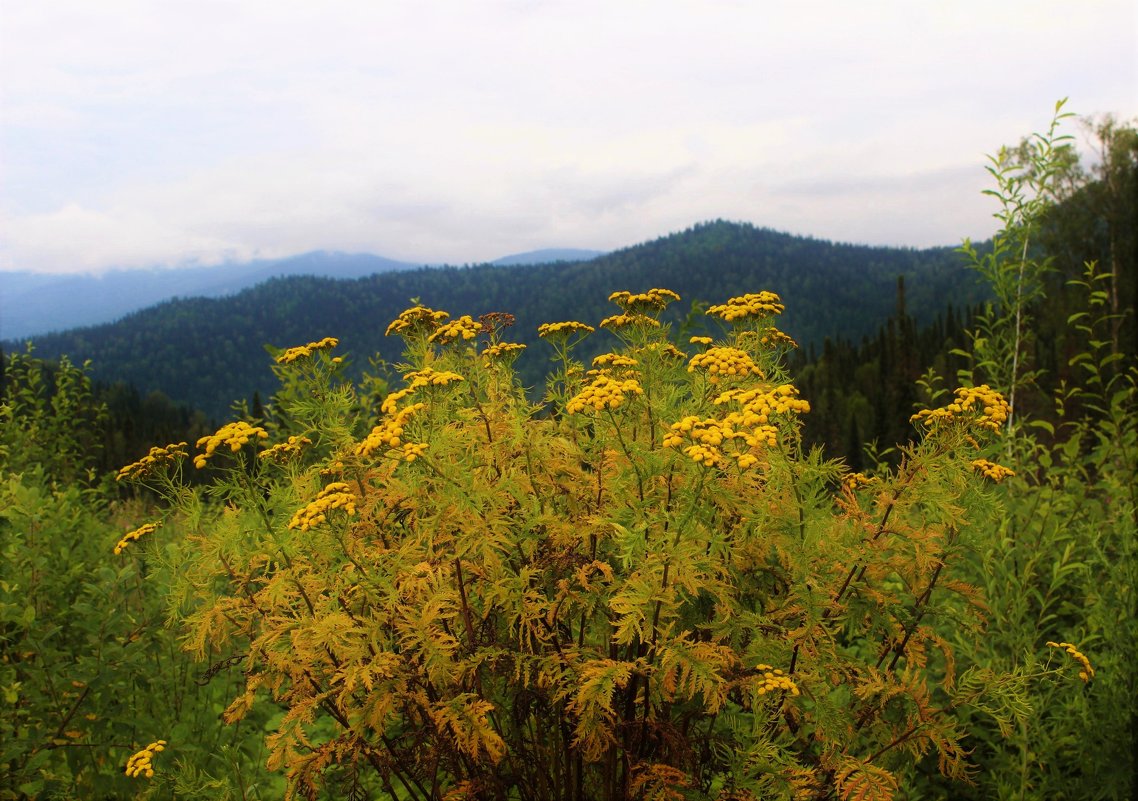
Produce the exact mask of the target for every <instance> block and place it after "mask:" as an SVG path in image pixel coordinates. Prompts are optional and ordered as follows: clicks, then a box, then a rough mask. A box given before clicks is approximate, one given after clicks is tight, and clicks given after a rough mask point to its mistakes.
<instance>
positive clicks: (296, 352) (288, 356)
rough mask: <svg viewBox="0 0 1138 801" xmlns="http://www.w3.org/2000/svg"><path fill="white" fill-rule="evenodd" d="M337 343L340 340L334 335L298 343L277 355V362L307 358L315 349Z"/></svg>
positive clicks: (290, 362) (289, 362)
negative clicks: (302, 343)
mask: <svg viewBox="0 0 1138 801" xmlns="http://www.w3.org/2000/svg"><path fill="white" fill-rule="evenodd" d="M339 344H340V340H338V339H336V338H335V337H324V338H323V339H321V340H319V341H317V342H309V343H308V344H307V345H298V346H297V347H295V348H289V349H288V350H286V351H285V352H284V353H282V354H280V355H279V356H277V364H292V363H293V362H295V361H297V360H298V359H307V358H309V357H311V356H312V354H313V353H316V352H317V351H321V350H327V349H329V348H334V347H336V346H337V345H339Z"/></svg>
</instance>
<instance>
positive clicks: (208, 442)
mask: <svg viewBox="0 0 1138 801" xmlns="http://www.w3.org/2000/svg"><path fill="white" fill-rule="evenodd" d="M268 437H269V435H268V432H266V431H265V429H263V428H261V427H260V426H254V425H250V424H249V423H246V422H245V421H243V420H238V421H236V422H234V423H226V424H225V425H223V426H222V427H221V428H219V429H218V430H217V433H216V434H212V435H210V436H208V437H202V438H201V439H199V440H198V447H199V448H201V449H202V453H199V454H198V455H197V456H195V457H194V467H197V468H199V469H200V468H202V467H205V465H206V462H207V461H208V460H209V458H210V457H211V456H213V454H214V452H215V451H217V449H218V448H220V447H221V446H222V445H227V446H229V450H231V451H233V452H234V453H236V452H237V451H239V450H241V448H242V447H243V446H245V445H247V444H248V443H249V441H250V440H251V439H253V438H257V439H268Z"/></svg>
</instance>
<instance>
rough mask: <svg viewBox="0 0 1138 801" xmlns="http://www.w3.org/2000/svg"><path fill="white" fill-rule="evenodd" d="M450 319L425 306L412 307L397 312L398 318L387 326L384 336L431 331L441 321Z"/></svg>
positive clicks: (444, 314) (443, 313) (444, 313)
mask: <svg viewBox="0 0 1138 801" xmlns="http://www.w3.org/2000/svg"><path fill="white" fill-rule="evenodd" d="M448 317H450V315H449V314H447V313H446V312H445V311H435V310H434V309H428V308H427V307H426V306H421V305H420V306H412V307H411V308H410V309H404V310H403V311H401V312H399V316H398V317H396V318H395V319H394V320H392V321H391V325H389V326H387V331H386V332H384V336H391V335H392V334H413V333H415V332H416V331H433V330H434V329H436V328H438V327H439V324H440V323H442V321H443V320H445V319H447V318H448Z"/></svg>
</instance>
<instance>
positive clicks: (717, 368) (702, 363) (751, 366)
mask: <svg viewBox="0 0 1138 801" xmlns="http://www.w3.org/2000/svg"><path fill="white" fill-rule="evenodd" d="M697 369H698V370H703V371H704V372H706V373H707V376H708V380H709V381H711V383H713V384H716V383H718V382H719V380H720V379H721V378H728V379H737V378H746V377H748V376H753V375H754V376H762V374H763V372H762V370H760V369H759V366H758V365H757V364H755V363H754V361H752V359H751V357H750V356H748V355H747V353H746V352H745V351H741V350H739V349H738V348H731V347H718V348H708V349H707V350H705V351H704V352H703V353H697V354H696V355H695V356H692V358H691V361H689V362H688V372H689V373H694V372H695V371H696V370H697Z"/></svg>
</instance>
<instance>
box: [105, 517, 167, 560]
mask: <svg viewBox="0 0 1138 801" xmlns="http://www.w3.org/2000/svg"><path fill="white" fill-rule="evenodd" d="M161 525H162V524H161V523H143V524H142V525H141V526H139V527H138V528H136V529H135V530H134V531H130V532H127V533H126V534H124V535H123V538H122V539H121V540H119V541H118V544H117V545H115V556H118V555H119V554H120V553H122V552H123V551H124V550H126V546H128V545H130V544H131V543H132V542H134V541H135V540H139V539H142V538H143V537H145V536H146V535H147V534H153V533H154V532H155V531H157V530H158V527H159V526H161Z"/></svg>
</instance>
